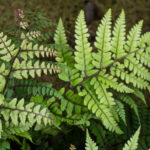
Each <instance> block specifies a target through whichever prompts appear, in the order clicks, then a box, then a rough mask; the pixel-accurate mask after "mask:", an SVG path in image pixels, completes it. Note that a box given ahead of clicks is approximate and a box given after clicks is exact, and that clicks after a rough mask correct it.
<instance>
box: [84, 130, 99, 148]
mask: <svg viewBox="0 0 150 150" xmlns="http://www.w3.org/2000/svg"><path fill="white" fill-rule="evenodd" d="M85 145H86V147H85V149H86V150H98V146H96V143H95V142H94V141H93V140H92V139H91V137H90V135H89V132H88V130H86V144H85Z"/></svg>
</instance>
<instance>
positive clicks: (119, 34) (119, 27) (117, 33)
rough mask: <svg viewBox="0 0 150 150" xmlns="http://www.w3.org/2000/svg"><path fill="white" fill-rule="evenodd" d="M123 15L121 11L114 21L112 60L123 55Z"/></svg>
mask: <svg viewBox="0 0 150 150" xmlns="http://www.w3.org/2000/svg"><path fill="white" fill-rule="evenodd" d="M124 45H125V13H124V10H122V12H121V14H120V16H119V18H118V19H117V20H116V23H115V26H114V29H113V38H112V52H113V53H114V54H113V58H115V59H117V58H120V57H122V56H124V55H125V51H124Z"/></svg>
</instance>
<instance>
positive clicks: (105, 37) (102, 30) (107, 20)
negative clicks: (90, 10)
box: [92, 9, 112, 68]
mask: <svg viewBox="0 0 150 150" xmlns="http://www.w3.org/2000/svg"><path fill="white" fill-rule="evenodd" d="M110 28H111V10H110V9H109V10H108V11H107V13H106V14H105V16H104V18H103V19H102V21H101V24H100V25H99V26H98V29H97V33H96V42H95V43H94V44H95V47H96V48H97V49H98V53H93V58H94V60H93V62H92V63H93V65H94V66H95V67H96V68H103V67H106V66H107V65H108V64H110V63H111V62H112V61H111V53H110V50H111V42H110V41H111V30H110Z"/></svg>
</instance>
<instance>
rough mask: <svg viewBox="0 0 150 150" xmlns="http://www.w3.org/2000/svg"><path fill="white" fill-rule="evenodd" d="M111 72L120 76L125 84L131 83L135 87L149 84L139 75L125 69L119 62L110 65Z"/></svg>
mask: <svg viewBox="0 0 150 150" xmlns="http://www.w3.org/2000/svg"><path fill="white" fill-rule="evenodd" d="M111 74H112V75H113V76H117V77H120V78H121V79H122V80H124V81H125V82H126V84H129V83H132V85H133V86H134V87H135V88H136V87H137V88H140V89H146V88H147V87H148V85H149V84H148V82H147V81H145V80H143V79H142V78H140V77H136V76H135V75H134V74H133V73H132V72H131V73H129V71H125V69H124V65H121V64H119V63H117V64H115V65H114V66H112V67H111Z"/></svg>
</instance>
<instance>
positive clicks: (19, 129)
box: [3, 122, 33, 135]
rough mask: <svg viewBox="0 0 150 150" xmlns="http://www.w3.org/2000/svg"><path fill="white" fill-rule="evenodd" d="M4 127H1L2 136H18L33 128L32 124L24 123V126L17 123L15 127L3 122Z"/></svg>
mask: <svg viewBox="0 0 150 150" xmlns="http://www.w3.org/2000/svg"><path fill="white" fill-rule="evenodd" d="M4 125H5V126H4V127H3V134H4V135H5V134H6V135H11V134H19V133H23V132H26V131H29V129H31V127H32V126H33V124H32V123H29V122H26V123H25V124H24V125H23V124H22V123H19V124H18V125H17V126H16V125H14V124H13V123H10V122H5V124H4Z"/></svg>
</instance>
